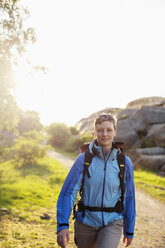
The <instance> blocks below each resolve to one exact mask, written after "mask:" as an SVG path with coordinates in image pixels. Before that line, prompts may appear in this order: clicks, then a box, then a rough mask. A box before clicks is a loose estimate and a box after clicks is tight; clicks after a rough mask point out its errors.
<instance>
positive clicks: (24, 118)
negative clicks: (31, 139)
mask: <svg viewBox="0 0 165 248" xmlns="http://www.w3.org/2000/svg"><path fill="white" fill-rule="evenodd" d="M17 129H18V131H19V133H20V134H22V133H24V132H29V131H32V130H36V131H41V129H42V124H41V123H40V117H39V115H38V113H37V112H35V111H26V112H23V111H22V112H20V114H19V121H18V125H17Z"/></svg>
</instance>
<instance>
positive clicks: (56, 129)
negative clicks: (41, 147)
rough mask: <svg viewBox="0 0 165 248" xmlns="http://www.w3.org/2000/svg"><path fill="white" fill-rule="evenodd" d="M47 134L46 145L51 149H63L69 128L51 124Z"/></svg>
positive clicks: (59, 124)
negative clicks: (51, 147)
mask: <svg viewBox="0 0 165 248" xmlns="http://www.w3.org/2000/svg"><path fill="white" fill-rule="evenodd" d="M47 133H48V134H49V139H48V143H49V144H50V145H51V146H53V147H59V148H61V147H63V146H64V145H65V143H66V141H67V140H68V139H69V138H70V136H71V133H70V130H69V128H68V127H67V126H66V125H65V124H63V123H53V124H51V125H50V126H49V127H48V128H47Z"/></svg>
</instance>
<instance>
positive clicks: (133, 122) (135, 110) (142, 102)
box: [76, 97, 165, 175]
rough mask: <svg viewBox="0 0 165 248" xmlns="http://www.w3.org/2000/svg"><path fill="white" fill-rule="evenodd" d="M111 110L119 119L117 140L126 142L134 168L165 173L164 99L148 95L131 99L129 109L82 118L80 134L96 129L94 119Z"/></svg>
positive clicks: (106, 110) (117, 109) (78, 126)
mask: <svg viewBox="0 0 165 248" xmlns="http://www.w3.org/2000/svg"><path fill="white" fill-rule="evenodd" d="M100 113H112V114H113V115H115V116H116V117H117V119H118V123H117V136H116V138H115V140H116V141H123V142H124V143H125V147H126V151H127V153H128V154H129V156H130V157H131V159H132V160H133V162H134V165H135V168H139V167H144V168H147V169H152V170H155V171H158V172H159V173H160V174H161V175H165V98H163V97H145V98H140V99H136V100H135V101H132V102H129V103H128V104H127V106H126V108H124V109H121V108H110V107H109V108H106V109H102V110H100V111H98V112H95V113H93V114H91V115H90V116H89V117H86V118H83V119H81V120H80V121H79V122H78V123H77V124H76V126H77V128H78V130H79V131H80V132H81V133H85V132H87V131H90V132H93V123H94V119H95V117H96V116H97V115H99V114H100Z"/></svg>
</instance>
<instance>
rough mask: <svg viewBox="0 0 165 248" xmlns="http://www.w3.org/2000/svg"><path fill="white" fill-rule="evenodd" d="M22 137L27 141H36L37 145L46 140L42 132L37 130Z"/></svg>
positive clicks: (25, 133)
mask: <svg viewBox="0 0 165 248" xmlns="http://www.w3.org/2000/svg"><path fill="white" fill-rule="evenodd" d="M22 137H24V138H25V139H32V140H35V141H36V142H37V143H40V142H42V141H43V140H44V139H45V137H44V136H43V135H42V134H41V133H40V132H38V131H36V130H31V131H29V132H24V133H23V134H22Z"/></svg>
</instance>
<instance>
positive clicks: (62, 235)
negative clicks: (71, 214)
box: [57, 229, 69, 248]
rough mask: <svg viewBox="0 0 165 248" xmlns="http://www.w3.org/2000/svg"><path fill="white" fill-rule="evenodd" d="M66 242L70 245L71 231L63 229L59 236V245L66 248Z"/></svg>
mask: <svg viewBox="0 0 165 248" xmlns="http://www.w3.org/2000/svg"><path fill="white" fill-rule="evenodd" d="M66 241H67V243H69V229H62V230H61V231H59V233H58V234H57V243H58V244H59V246H61V247H62V248H66Z"/></svg>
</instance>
